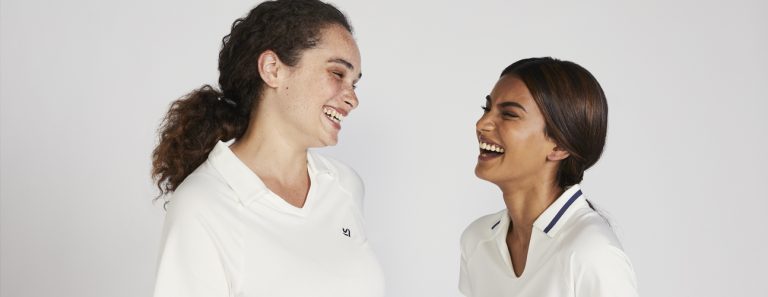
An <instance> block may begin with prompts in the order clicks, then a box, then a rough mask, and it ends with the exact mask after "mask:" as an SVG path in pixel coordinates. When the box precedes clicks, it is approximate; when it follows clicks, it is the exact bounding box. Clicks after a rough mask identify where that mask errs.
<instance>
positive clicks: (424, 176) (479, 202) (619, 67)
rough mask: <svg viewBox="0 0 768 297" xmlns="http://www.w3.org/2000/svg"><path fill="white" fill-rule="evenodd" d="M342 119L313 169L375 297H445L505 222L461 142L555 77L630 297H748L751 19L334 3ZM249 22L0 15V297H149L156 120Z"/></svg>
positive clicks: (756, 254) (138, 8)
mask: <svg viewBox="0 0 768 297" xmlns="http://www.w3.org/2000/svg"><path fill="white" fill-rule="evenodd" d="M335 3H336V4H337V5H338V6H339V7H340V8H341V9H342V10H343V11H345V12H346V13H347V14H348V15H349V17H350V18H351V21H352V24H353V26H354V27H355V29H356V37H357V39H358V42H359V46H360V49H361V52H362V56H363V72H364V76H363V80H362V81H361V82H360V84H359V86H358V87H359V88H358V95H359V97H360V98H361V99H360V102H361V103H360V108H359V109H358V110H356V111H355V112H353V113H352V115H351V116H350V117H349V118H348V120H347V121H345V125H344V129H343V131H342V135H341V142H340V145H338V146H337V147H334V148H328V149H323V151H324V152H325V153H326V154H328V155H332V156H334V157H336V158H338V159H341V160H343V161H345V162H347V163H349V164H351V165H352V166H353V167H355V168H356V169H357V171H358V172H359V173H360V174H361V175H362V176H363V178H364V179H365V182H366V186H367V197H366V212H367V218H368V229H369V230H368V232H369V233H370V238H371V240H372V243H373V246H374V247H375V249H376V250H377V252H378V255H379V257H380V259H381V261H382V263H383V265H384V269H385V272H386V275H387V279H388V292H389V294H388V295H389V296H458V295H459V294H458V291H457V289H456V287H457V279H458V263H459V262H458V257H459V249H458V240H459V235H460V233H461V232H462V230H463V229H464V227H465V226H466V225H467V224H468V223H469V222H471V221H472V220H474V219H475V218H477V217H479V216H481V215H483V214H487V213H490V212H493V211H497V210H499V209H501V208H503V207H504V206H503V203H502V200H501V197H500V194H499V191H498V190H497V189H496V188H494V187H493V186H492V185H491V184H489V183H487V182H483V181H480V180H478V179H477V178H475V177H474V174H473V168H474V164H475V158H476V155H477V143H476V141H475V138H474V123H475V121H476V120H477V118H478V117H479V116H480V114H481V111H480V108H479V107H480V105H482V104H483V101H484V96H485V95H486V94H488V93H489V92H490V89H491V87H492V86H493V84H494V83H495V81H496V79H497V77H498V74H499V72H500V71H501V70H502V69H503V68H504V67H505V66H506V65H508V64H510V63H512V62H514V61H515V60H517V59H520V58H525V57H531V56H554V57H559V58H562V59H568V60H572V61H575V62H577V63H579V64H581V65H582V66H584V67H586V68H587V69H589V70H590V71H591V72H592V73H593V74H594V75H595V76H596V77H597V78H598V80H599V81H600V82H601V83H602V85H603V87H604V89H605V91H606V93H607V95H608V101H609V105H610V126H609V136H608V143H607V148H606V151H605V154H604V156H603V159H602V160H601V161H600V162H599V163H598V164H597V165H596V166H595V167H594V168H593V169H591V170H589V171H588V172H587V174H586V181H585V182H584V184H583V185H584V188H585V193H586V195H587V196H588V197H589V198H591V199H592V200H593V201H594V202H596V203H597V204H598V205H599V206H600V207H601V208H603V209H605V211H606V214H607V215H608V216H609V217H610V218H611V219H612V222H613V224H614V226H615V227H616V230H617V233H618V234H619V236H620V238H622V240H623V243H624V246H625V249H626V251H627V253H628V254H629V256H630V257H631V259H632V261H633V262H634V265H635V269H636V272H637V274H638V279H639V284H640V290H641V293H642V295H645V296H755V295H760V294H764V292H765V291H766V289H767V288H766V282H765V280H766V277H768V273H766V267H768V256H767V254H766V253H765V246H766V245H767V244H768V232H766V226H768V219H766V218H767V217H768V216H766V215H765V211H766V209H768V195H766V194H765V192H764V190H763V187H762V185H764V184H765V180H766V178H768V174H766V171H765V168H768V157H766V153H765V148H766V145H768V119H766V117H765V116H764V115H763V113H764V112H765V111H766V110H767V109H768V100H766V99H768V98H766V97H767V96H766V94H768V2H765V1H747V0H736V1H635V2H634V3H619V2H617V1H527V2H522V1H452V2H451V1H431V2H418V1H376V2H373V1H353V0H348V1H347V0H344V1H342V0H339V1H335ZM255 4H256V2H251V1H229V2H224V1H180V0H169V1H146V0H139V1H95V0H94V1H86V0H73V1H30V0H23V1H22V0H0V30H1V31H0V67H1V71H0V98H1V99H2V101H0V102H1V103H0V104H1V105H0V112H1V116H0V162H1V164H2V166H1V167H2V169H1V170H0V198H1V200H0V203H1V204H0V236H1V237H0V239H1V243H0V265H1V269H0V295H2V296H3V297H5V296H7V297H23V296H79V297H87V296H99V297H103V296H147V295H150V294H151V290H152V286H153V277H154V269H155V261H156V257H157V252H158V242H159V236H160V228H161V224H162V216H163V212H162V210H161V208H160V207H158V206H156V205H152V203H151V200H152V198H153V196H154V195H155V194H156V191H155V189H154V188H153V186H152V185H151V182H150V180H149V170H150V153H151V150H152V148H153V146H154V145H155V141H156V136H155V129H156V127H157V125H158V123H159V121H160V119H161V117H162V116H163V114H164V113H165V111H166V110H167V107H168V104H169V103H170V102H171V101H172V100H173V99H175V98H177V97H179V96H181V95H183V94H185V93H187V92H189V91H190V90H192V89H193V88H196V87H199V86H200V85H202V84H204V83H215V82H216V79H217V75H218V73H217V72H216V63H217V60H216V58H217V51H218V48H219V45H220V40H221V37H222V36H224V35H225V34H226V33H227V32H228V29H229V27H230V25H231V23H232V21H233V20H234V19H235V18H237V17H239V16H241V15H243V14H245V13H246V12H247V11H248V10H249V9H250V8H251V7H252V6H254V5H255Z"/></svg>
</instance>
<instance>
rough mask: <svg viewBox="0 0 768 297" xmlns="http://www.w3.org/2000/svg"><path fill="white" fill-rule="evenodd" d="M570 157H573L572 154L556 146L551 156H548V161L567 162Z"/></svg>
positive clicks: (550, 153)
mask: <svg viewBox="0 0 768 297" xmlns="http://www.w3.org/2000/svg"><path fill="white" fill-rule="evenodd" d="M569 156H571V153H569V152H568V151H566V150H564V149H563V148H561V147H559V146H555V147H554V148H552V151H551V152H549V154H547V160H549V161H561V160H565V158H568V157H569Z"/></svg>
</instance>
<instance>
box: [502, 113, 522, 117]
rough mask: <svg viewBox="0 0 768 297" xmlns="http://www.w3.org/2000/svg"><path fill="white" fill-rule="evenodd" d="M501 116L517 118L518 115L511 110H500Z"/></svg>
mask: <svg viewBox="0 0 768 297" xmlns="http://www.w3.org/2000/svg"><path fill="white" fill-rule="evenodd" d="M501 116H503V117H506V118H519V116H518V115H516V114H514V113H511V112H502V113H501Z"/></svg>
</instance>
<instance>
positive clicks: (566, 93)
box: [501, 57, 608, 188]
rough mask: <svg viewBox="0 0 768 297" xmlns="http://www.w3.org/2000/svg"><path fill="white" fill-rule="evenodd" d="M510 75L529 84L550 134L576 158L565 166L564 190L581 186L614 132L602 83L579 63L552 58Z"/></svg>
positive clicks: (527, 62) (516, 66)
mask: <svg viewBox="0 0 768 297" xmlns="http://www.w3.org/2000/svg"><path fill="white" fill-rule="evenodd" d="M505 75H514V76H516V77H519V78H520V79H521V80H522V81H523V82H524V83H525V85H526V87H528V90H529V91H530V92H531V95H533V99H534V101H536V104H537V105H538V106H539V109H541V113H542V114H543V115H544V120H545V122H546V128H545V131H544V132H545V133H546V135H547V136H548V137H550V138H552V139H553V140H554V141H555V143H557V145H558V146H559V147H561V148H562V149H564V150H566V151H568V153H570V156H569V157H568V158H566V159H565V160H562V161H561V162H560V167H559V168H558V171H557V183H558V185H559V186H560V187H562V188H565V187H568V186H571V185H574V184H577V183H579V182H581V180H582V178H583V177H584V171H585V170H587V169H588V168H589V167H591V166H592V165H594V164H595V162H597V160H598V159H600V155H602V153H603V147H604V146H605V135H606V133H607V130H608V102H607V101H606V99H605V94H604V93H603V89H602V88H601V87H600V84H599V83H598V82H597V79H595V77H594V76H592V74H591V73H589V71H587V70H586V69H584V68H583V67H581V66H579V65H577V64H576V63H573V62H569V61H561V60H557V59H553V58H549V57H546V58H530V59H523V60H520V61H517V62H515V63H513V64H512V65H509V66H508V67H507V68H506V69H504V71H502V72H501V76H505Z"/></svg>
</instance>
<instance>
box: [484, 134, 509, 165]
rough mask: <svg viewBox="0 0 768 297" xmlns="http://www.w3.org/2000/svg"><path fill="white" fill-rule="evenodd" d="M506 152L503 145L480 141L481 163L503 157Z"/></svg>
mask: <svg viewBox="0 0 768 297" xmlns="http://www.w3.org/2000/svg"><path fill="white" fill-rule="evenodd" d="M504 151H505V150H504V147H502V146H501V145H499V144H496V143H493V142H491V141H489V140H486V139H480V156H478V158H479V159H480V160H481V161H486V160H490V159H493V158H496V157H499V156H501V155H503V154H504Z"/></svg>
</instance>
